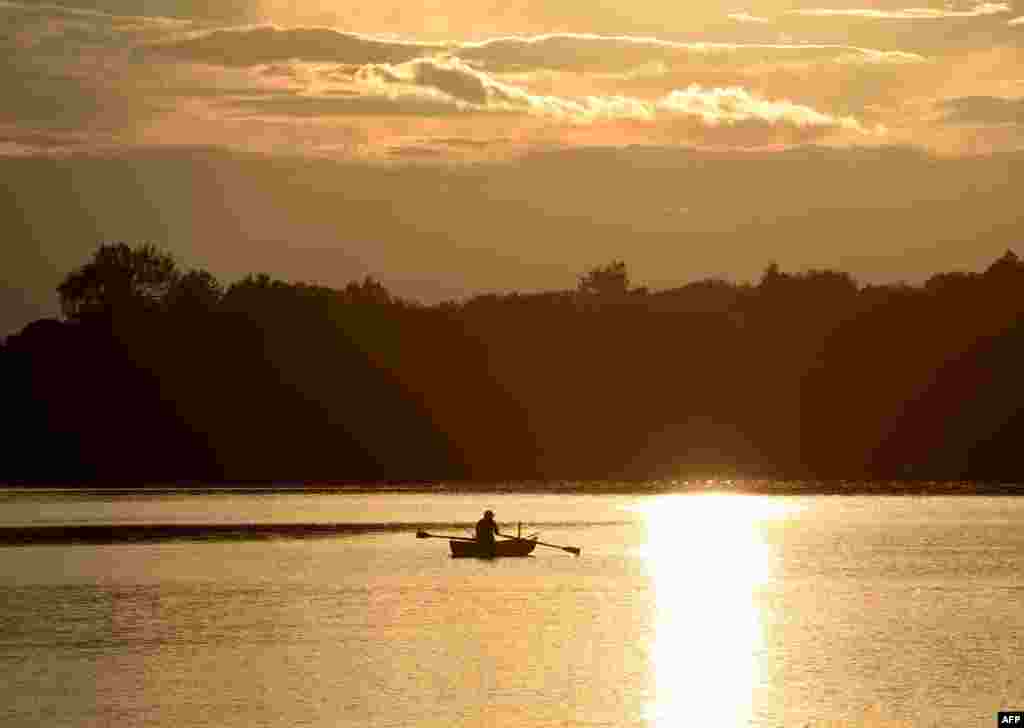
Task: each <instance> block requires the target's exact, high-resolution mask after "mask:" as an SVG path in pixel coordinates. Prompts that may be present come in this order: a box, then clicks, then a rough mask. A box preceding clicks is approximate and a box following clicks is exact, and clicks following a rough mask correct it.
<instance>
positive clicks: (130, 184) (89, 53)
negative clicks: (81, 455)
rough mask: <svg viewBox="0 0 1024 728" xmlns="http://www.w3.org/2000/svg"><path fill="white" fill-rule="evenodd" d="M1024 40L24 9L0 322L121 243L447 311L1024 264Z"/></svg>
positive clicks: (722, 19) (986, 12) (598, 12)
mask: <svg viewBox="0 0 1024 728" xmlns="http://www.w3.org/2000/svg"><path fill="white" fill-rule="evenodd" d="M1022 39H1024V0H1012V1H1011V2H969V1H957V2H949V3H937V2H928V1H927V0H921V2H919V3H914V1H913V0H908V2H901V1H900V0H752V1H750V2H746V3H743V2H739V3H735V4H733V3H727V4H726V3H720V2H683V3H680V2H665V0H628V1H627V0H597V1H594V0H590V1H589V2H582V1H581V0H543V2H540V1H538V0H502V2H500V3H499V2H491V0H476V1H475V2H465V1H464V0H425V1H424V2H421V3H415V4H413V3H405V2H399V1H398V0H380V1H378V2H374V3H369V4H352V3H340V2H338V3H333V2H329V1H325V0H319V1H314V0H222V1H221V2H217V3H207V2H198V0H69V2H68V4H51V3H45V2H31V1H28V2H26V1H21V2H12V1H9V0H0V88H2V89H3V90H4V97H5V98H4V102H3V104H0V189H3V190H4V191H5V192H4V193H3V194H0V221H2V222H3V230H4V238H3V239H4V242H3V243H0V335H2V334H3V333H4V332H7V331H10V330H12V329H13V328H17V327H18V326H20V325H23V324H24V323H25V322H27V321H28V320H31V319H32V318H35V317H37V316H41V315H52V314H53V313H54V312H55V311H56V298H55V295H54V287H55V286H56V285H57V283H59V281H60V278H61V277H62V276H63V275H64V274H66V273H67V272H68V271H69V270H71V269H72V268H74V267H75V266H78V265H81V264H82V263H84V262H85V260H86V259H87V257H88V256H89V254H90V253H91V251H92V250H94V249H95V248H96V246H97V245H98V244H99V243H101V242H106V241H113V240H118V241H125V242H129V243H142V242H152V243H156V244H159V245H161V246H163V247H166V248H167V249H168V250H170V251H171V252H172V253H174V254H175V255H176V256H178V257H179V259H180V260H181V262H182V263H183V265H184V266H185V267H190V266H196V267H204V268H208V269H209V270H211V271H212V272H213V273H215V274H217V275H218V276H220V277H221V278H222V279H224V280H226V281H230V280H232V279H234V278H236V277H238V276H240V275H244V274H246V273H249V272H255V271H261V270H262V271H267V272H269V273H272V274H275V275H277V276H280V277H282V278H286V279H293V280H295V279H299V280H309V281H311V282H316V283H322V284H325V285H339V286H340V285H344V283H346V282H347V281H349V280H352V279H353V278H356V277H361V276H363V275H374V276H375V277H377V278H378V279H380V280H381V281H383V282H384V283H385V285H388V287H389V288H391V289H392V290H393V291H394V292H396V293H398V294H399V295H404V296H407V297H411V298H416V299H419V300H423V301H426V302H431V301H437V300H442V299H445V298H453V297H464V296H467V295H472V294H474V293H479V292H484V291H501V290H513V289H514V290H539V289H550V288H569V287H572V286H573V285H574V283H575V280H576V276H577V275H579V274H580V273H581V272H583V271H584V270H586V269H588V268H590V267H592V266H594V265H599V264H602V263H605V262H608V261H609V260H611V259H612V258H621V259H624V260H625V261H626V262H627V263H628V264H629V265H630V267H631V270H632V273H633V278H634V280H635V281H636V282H637V283H638V284H644V285H650V286H652V287H671V286H675V285H682V284H684V283H686V282H689V281H691V280H696V279H700V278H705V277H722V278H727V279H730V280H756V278H757V276H758V274H759V271H761V270H763V268H764V267H765V266H766V265H767V264H768V263H770V262H773V261H774V262H778V263H779V264H780V265H781V266H782V267H783V268H784V269H805V268H808V267H834V268H840V269H843V270H847V271H849V272H851V273H853V274H854V275H856V276H857V277H858V278H859V279H861V280H862V281H865V282H891V281H898V280H906V281H909V282H915V281H920V280H923V279H924V278H926V277H927V276H928V275H931V274H933V273H935V272H939V271H942V270H950V269H962V270H977V269H979V268H983V267H984V266H985V265H987V264H988V263H989V262H990V261H991V260H992V259H994V258H995V257H997V256H998V255H1000V254H1001V253H1002V252H1003V251H1005V250H1006V249H1007V248H1008V247H1014V246H1018V248H1017V249H1018V252H1020V253H1024V250H1021V249H1020V248H1021V247H1022V246H1020V242H1021V240H1022V239H1024V236H1022V235H1021V232H1022V224H1021V222H1022V220H1021V214H1020V212H1019V211H1018V208H1020V207H1022V205H1021V204H1020V202H1019V200H1018V199H1017V197H1018V196H1019V194H1015V190H1014V188H1013V185H1014V179H1016V180H1019V179H1021V177H1020V175H1019V174H1018V172H1019V171H1020V169H1021V166H1022V165H1021V162H1022V160H1024V42H1022ZM1014 175H1016V177H1014Z"/></svg>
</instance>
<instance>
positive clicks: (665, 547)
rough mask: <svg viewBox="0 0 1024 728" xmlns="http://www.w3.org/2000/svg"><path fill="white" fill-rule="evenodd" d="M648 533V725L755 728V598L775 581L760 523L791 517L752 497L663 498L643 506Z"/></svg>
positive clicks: (758, 673) (759, 648) (758, 678)
mask: <svg viewBox="0 0 1024 728" xmlns="http://www.w3.org/2000/svg"><path fill="white" fill-rule="evenodd" d="M637 510H638V511H639V512H641V513H643V515H644V520H645V523H646V527H647V543H646V545H645V546H643V547H641V551H640V553H641V555H642V557H643V560H644V563H645V566H646V568H647V569H648V572H649V574H650V576H651V581H652V585H653V589H654V610H655V615H654V625H655V626H654V635H653V644H652V645H651V646H650V658H651V663H652V669H653V671H654V679H653V683H654V696H653V698H654V699H653V702H652V703H651V705H650V706H649V712H648V716H647V718H648V721H649V723H650V725H651V726H658V727H659V728H661V727H665V728H668V727H669V726H673V727H675V726H682V725H708V726H710V725H717V726H742V725H748V724H749V723H750V722H751V719H752V717H753V715H752V713H753V710H754V705H753V701H752V696H753V694H754V692H755V690H756V689H757V688H758V686H760V685H761V684H762V682H763V681H765V680H766V676H765V675H763V674H762V670H761V668H760V656H761V655H762V654H763V652H764V635H763V633H762V627H761V617H760V612H759V609H758V606H757V604H756V603H755V596H756V590H757V588H758V586H759V585H761V584H764V583H765V582H767V581H768V580H769V578H770V577H771V573H770V571H771V558H770V556H771V554H770V552H769V547H768V545H767V544H766V543H765V542H764V540H763V538H762V537H761V533H760V526H761V524H762V523H763V522H764V521H766V520H768V519H772V518H776V517H778V516H780V515H781V514H782V513H784V512H785V511H786V507H785V505H783V504H780V503H779V502H777V501H775V502H772V501H769V500H768V499H766V498H758V497H754V496H733V495H723V494H708V495H690V496H680V495H676V496H664V497H661V498H657V499H654V500H652V501H648V502H646V503H644V504H643V505H642V506H639V507H638V508H637Z"/></svg>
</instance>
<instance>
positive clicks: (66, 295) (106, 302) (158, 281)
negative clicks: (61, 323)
mask: <svg viewBox="0 0 1024 728" xmlns="http://www.w3.org/2000/svg"><path fill="white" fill-rule="evenodd" d="M178 278H179V273H178V268H177V265H176V263H175V262H174V259H173V258H172V257H171V256H169V255H167V254H166V253H162V252H160V251H159V250H157V249H156V248H155V247H154V246H152V245H142V246H138V247H135V248H132V247H130V246H129V245H127V244H125V243H111V244H107V245H101V246H100V248H99V250H97V251H96V253H95V255H93V259H92V260H91V261H90V262H89V263H87V264H85V265H84V266H82V267H81V268H79V269H78V270H76V271H74V272H72V273H70V274H69V275H68V276H67V277H66V278H65V279H64V281H63V283H61V284H60V286H59V287H58V288H57V292H58V294H59V295H60V302H61V307H62V309H63V311H64V315H65V316H67V317H68V318H73V319H78V318H83V317H86V316H90V315H97V314H110V313H111V312H113V311H116V310H120V311H126V312H127V311H131V312H138V311H150V310H155V309H158V308H159V307H160V305H161V303H162V301H163V298H164V296H166V295H167V293H168V292H169V291H170V290H171V289H172V288H173V286H174V285H175V283H176V282H177V281H178Z"/></svg>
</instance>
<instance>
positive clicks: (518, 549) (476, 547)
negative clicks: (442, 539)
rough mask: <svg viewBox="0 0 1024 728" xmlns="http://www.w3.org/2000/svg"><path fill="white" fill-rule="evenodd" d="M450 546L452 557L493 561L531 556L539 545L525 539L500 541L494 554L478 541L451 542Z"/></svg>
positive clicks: (496, 544) (495, 545) (495, 547)
mask: <svg viewBox="0 0 1024 728" xmlns="http://www.w3.org/2000/svg"><path fill="white" fill-rule="evenodd" d="M448 545H449V546H451V548H452V557H453V558H457V559H463V558H476V559H491V558H495V557H498V556H501V557H506V556H529V555H530V554H531V553H532V552H533V550H534V549H535V548H537V543H536V542H535V541H531V540H529V539H525V538H523V539H515V540H508V541H498V542H496V543H495V544H494V551H493V552H491V551H489V550H488V549H487V548H486V547H484V546H483V545H482V544H478V543H477V542H476V541H449V542H448Z"/></svg>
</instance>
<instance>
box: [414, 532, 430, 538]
mask: <svg viewBox="0 0 1024 728" xmlns="http://www.w3.org/2000/svg"><path fill="white" fill-rule="evenodd" d="M416 538H430V534H429V533H427V532H426V531H417V532H416Z"/></svg>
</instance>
